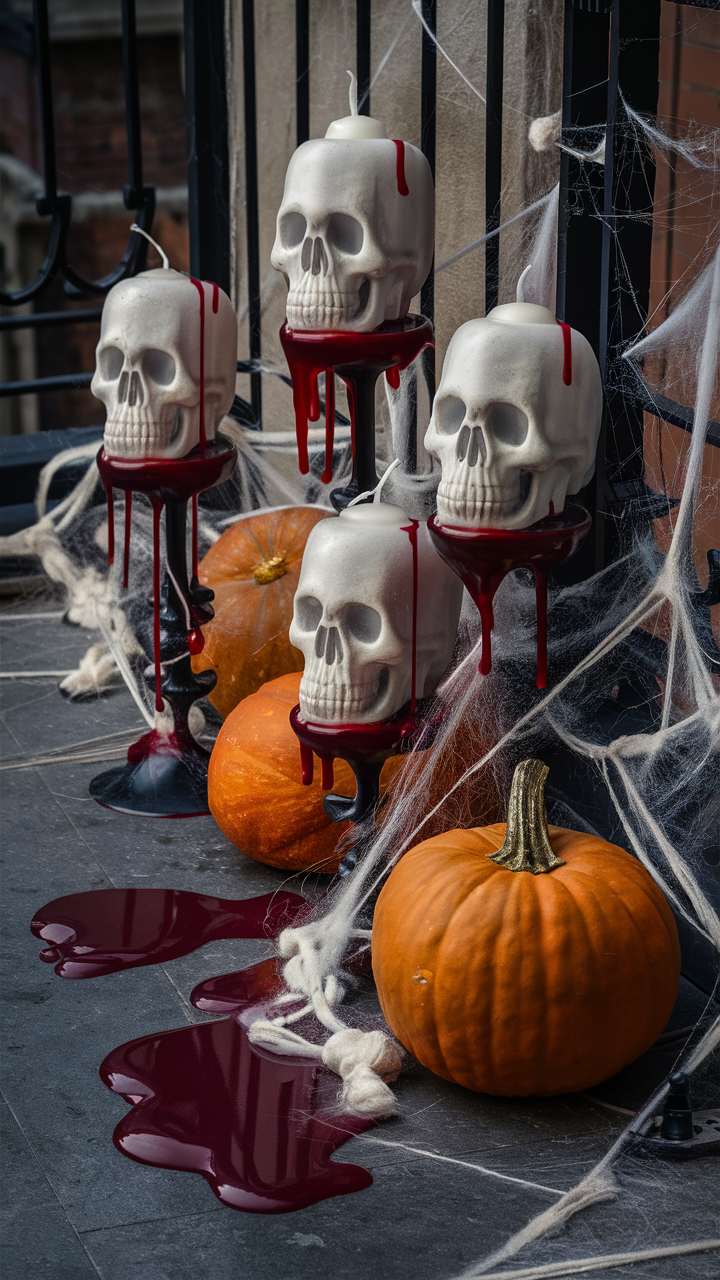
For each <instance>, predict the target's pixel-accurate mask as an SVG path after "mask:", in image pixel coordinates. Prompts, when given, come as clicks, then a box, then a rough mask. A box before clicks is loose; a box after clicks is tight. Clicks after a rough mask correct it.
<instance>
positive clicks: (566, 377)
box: [558, 320, 572, 387]
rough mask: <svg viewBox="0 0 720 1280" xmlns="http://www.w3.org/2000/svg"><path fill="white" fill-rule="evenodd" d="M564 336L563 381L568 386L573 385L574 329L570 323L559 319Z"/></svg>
mask: <svg viewBox="0 0 720 1280" xmlns="http://www.w3.org/2000/svg"><path fill="white" fill-rule="evenodd" d="M558 324H559V325H560V328H561V329H562V336H563V382H564V383H565V386H566V387H569V386H571V385H572V329H571V328H570V325H569V324H563V322H562V320H558Z"/></svg>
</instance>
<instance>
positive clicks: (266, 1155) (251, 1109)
mask: <svg viewBox="0 0 720 1280" xmlns="http://www.w3.org/2000/svg"><path fill="white" fill-rule="evenodd" d="M228 978H229V979H230V985H231V988H232V996H231V998H230V1000H229V1001H227V1002H226V1003H227V1004H228V1005H229V1007H232V1008H234V1012H233V1014H232V1016H230V1017H225V1018H221V1019H219V1020H218V1021H214V1022H207V1023H201V1024H199V1025H195V1026H190V1027H187V1026H186V1027H182V1028H181V1029H179V1030H176V1031H165V1032H161V1033H159V1034H156V1035H150V1036H143V1037H141V1038H140V1039H138V1040H131V1041H130V1042H129V1043H128V1044H124V1045H121V1046H120V1047H119V1048H118V1049H115V1050H114V1051H113V1052H112V1053H111V1054H109V1055H108V1057H107V1058H106V1059H105V1061H104V1062H103V1064H102V1066H101V1068H100V1075H101V1078H102V1080H103V1081H104V1083H105V1084H106V1085H107V1086H108V1088H110V1089H112V1090H113V1092H115V1093H119V1094H120V1095H121V1096H122V1097H124V1098H125V1099H126V1100H127V1101H128V1102H130V1103H131V1104H132V1110H131V1111H130V1112H129V1113H128V1115H127V1116H126V1117H125V1118H124V1119H123V1120H121V1121H120V1123H119V1125H118V1126H117V1128H116V1129H115V1133H114V1135H113V1140H114V1143H115V1146H116V1147H117V1148H118V1150H119V1151H121V1152H123V1154H124V1155H127V1156H130V1157H131V1158H132V1159H134V1160H137V1161H139V1162H140V1163H141V1164H149V1165H154V1166H156V1167H157V1166H159V1167H161V1168H167V1169H178V1170H181V1171H184V1172H193V1173H199V1174H201V1175H202V1177H204V1178H205V1179H206V1181H207V1182H208V1183H209V1184H210V1187H211V1188H212V1190H213V1191H214V1193H215V1195H216V1196H217V1197H218V1199H219V1200H220V1201H221V1202H222V1203H223V1204H224V1205H227V1206H228V1207H229V1208H232V1209H240V1210H244V1211H245V1212H249V1213H287V1212H290V1211H292V1210H294V1209H303V1208H306V1207H307V1206H308V1205H311V1204H316V1203H317V1202H318V1201H320V1200H326V1199H328V1198H330V1197H332V1196H337V1195H347V1194H349V1193H350V1192H353V1191H360V1190H362V1189H364V1188H365V1187H368V1186H370V1185H371V1183H372V1177H371V1175H370V1174H369V1173H368V1172H367V1170H366V1169H362V1168H360V1167H359V1166H357V1165H352V1164H340V1163H336V1162H335V1161H333V1160H331V1156H332V1154H333V1152H334V1151H336V1150H337V1148H338V1147H339V1146H341V1145H342V1143H343V1142H346V1141H347V1139H348V1138H349V1137H351V1136H352V1135H353V1134H357V1133H361V1132H363V1131H364V1130H365V1129H367V1128H368V1127H369V1126H370V1124H371V1123H372V1121H369V1120H367V1119H361V1118H359V1117H356V1116H339V1115H338V1114H337V1106H336V1099H337V1092H338V1077H337V1076H336V1075H333V1074H332V1073H330V1072H329V1071H328V1070H327V1068H325V1067H323V1066H321V1065H320V1064H319V1063H318V1062H317V1061H316V1060H315V1059H308V1058H296V1057H293V1058H289V1057H286V1056H283V1055H282V1054H276V1053H266V1052H265V1051H263V1050H262V1049H257V1048H254V1047H253V1046H252V1045H251V1044H250V1042H249V1040H248V1038H247V1031H246V1026H247V1025H249V1023H250V1022H251V1021H253V1020H254V1019H255V1018H256V1017H258V1016H259V1015H264V1014H267V1013H270V1014H271V1015H272V998H273V996H274V995H275V994H277V993H279V991H280V990H281V989H282V984H281V983H280V982H279V980H278V976H277V973H276V967H275V961H274V960H265V961H262V962H261V963H260V964H256V965H253V966H252V967H251V968H249V969H246V970H245V971H244V972H242V973H238V974H233V975H228V977H226V978H220V979H211V980H210V982H209V983H204V984H202V986H201V987H200V988H197V989H196V991H195V992H193V996H192V999H193V1001H194V1002H195V1003H197V1005H198V1006H199V1007H201V1008H202V1007H206V1006H205V1005H204V999H205V992H206V991H209V995H208V997H207V998H208V999H209V1001H210V1003H211V1004H213V1003H214V996H215V995H216V994H217V993H216V990H215V989H216V988H217V987H218V985H220V988H221V990H220V995H221V997H222V994H223V990H222V989H223V986H224V987H227V985H228ZM282 1007H283V1008H285V1006H282Z"/></svg>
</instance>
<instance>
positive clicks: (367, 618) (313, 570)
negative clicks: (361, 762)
mask: <svg viewBox="0 0 720 1280" xmlns="http://www.w3.org/2000/svg"><path fill="white" fill-rule="evenodd" d="M461 602H462V584H461V582H460V580H459V578H457V577H456V576H455V574H454V573H453V572H452V571H451V570H450V569H448V567H447V566H446V565H445V564H444V563H443V561H442V560H441V559H440V557H439V556H438V555H437V553H436V552H435V550H434V549H433V546H432V543H431V541H430V536H429V534H428V530H427V525H426V524H424V523H422V522H420V523H418V522H417V521H411V520H410V519H409V518H408V517H407V516H406V514H405V512H404V511H402V510H401V508H400V507H394V506H390V505H389V504H386V503H366V504H363V505H361V506H356V507H348V508H347V509H346V510H345V511H342V512H341V513H340V515H339V517H338V518H337V519H336V520H322V521H321V522H320V524H318V525H316V526H315V528H314V529H313V530H312V532H311V534H310V537H309V538H308V540H307V544H306V547H305V554H304V556H303V562H302V568H301V571H300V580H299V582H298V589H297V592H296V595H295V605H294V612H293V620H292V625H291V627H290V642H291V644H294V645H295V646H296V648H298V649H300V650H301V651H302V653H303V655H304V657H305V670H304V673H303V678H302V681H301V683H300V712H301V715H302V716H303V718H304V719H305V720H310V721H312V722H316V723H320V724H343V723H345V724H369V723H373V722H375V721H378V720H386V719H388V718H389V717H391V716H393V715H395V714H396V713H397V712H398V711H400V710H401V708H402V707H404V706H405V704H406V703H408V702H411V701H412V696H413V693H415V694H416V697H417V698H418V699H420V698H422V697H425V696H427V695H428V694H430V693H431V692H432V691H433V689H434V688H435V685H436V684H437V682H438V680H439V679H440V676H441V675H442V673H443V671H444V670H445V668H446V666H447V664H448V662H449V661H450V657H451V655H452V651H453V645H454V643H455V635H456V632H457V625H458V618H459V615H460V605H461ZM413 636H414V654H413ZM413 672H414V678H413Z"/></svg>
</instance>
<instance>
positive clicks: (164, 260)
mask: <svg viewBox="0 0 720 1280" xmlns="http://www.w3.org/2000/svg"><path fill="white" fill-rule="evenodd" d="M355 96H356V97H357V92H356V94H355ZM130 230H131V231H137V233H138V235H139V236H144V237H145V239H146V240H149V241H150V244H151V245H152V246H153V247H154V248H155V249H157V251H158V253H159V254H160V257H161V258H162V264H163V268H164V270H165V271H169V270H170V259H169V258H168V256H167V254H166V253H165V250H164V249H161V248H160V245H159V244H158V242H157V240H153V238H152V236H149V235H148V233H147V231H143V229H142V227H139V226H138V224H137V222H133V224H132V226H131V227H130Z"/></svg>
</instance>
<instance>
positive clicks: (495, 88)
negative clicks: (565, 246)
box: [485, 0, 505, 315]
mask: <svg viewBox="0 0 720 1280" xmlns="http://www.w3.org/2000/svg"><path fill="white" fill-rule="evenodd" d="M504 41H505V0H488V11H487V51H486V54H487V74H486V78H485V99H486V102H485V234H486V235H490V234H491V232H493V231H497V229H498V227H499V226H500V195H501V191H502V108H503V46H504ZM499 288H500V237H499V236H492V239H490V240H488V241H486V243H485V314H486V315H487V313H488V312H489V311H492V309H493V307H496V306H497V301H498V292H499Z"/></svg>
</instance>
